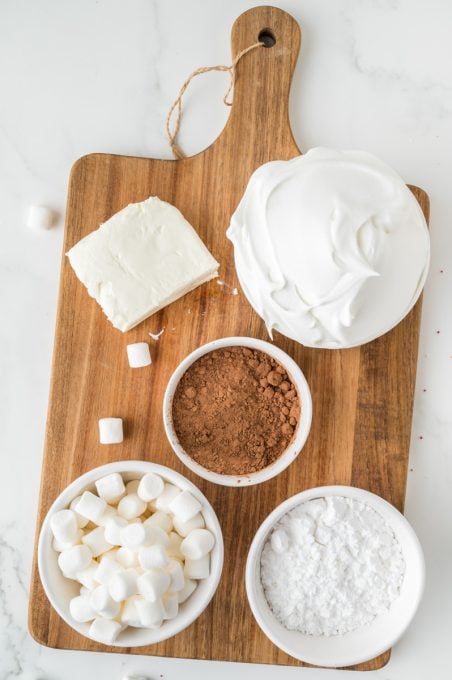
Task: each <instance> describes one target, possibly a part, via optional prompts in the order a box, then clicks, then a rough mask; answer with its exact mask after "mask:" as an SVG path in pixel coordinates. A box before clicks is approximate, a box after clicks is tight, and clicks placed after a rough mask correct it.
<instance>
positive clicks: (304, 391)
mask: <svg viewBox="0 0 452 680" xmlns="http://www.w3.org/2000/svg"><path fill="white" fill-rule="evenodd" d="M223 347H249V348H250V349H256V350H260V351H261V352H265V353H266V354H268V355H269V356H271V357H273V358H274V359H275V360H276V361H277V362H278V363H279V364H281V365H282V366H284V368H285V369H286V370H287V373H288V375H289V376H290V378H291V382H293V384H294V385H295V387H296V389H297V392H298V395H299V398H300V403H301V419H300V422H299V424H298V428H297V430H296V432H295V437H294V438H293V440H292V442H291V444H290V445H289V446H288V447H287V449H286V450H285V451H284V452H283V453H282V454H281V456H279V458H278V459H277V460H275V462H274V463H272V464H271V465H268V466H267V467H265V468H263V469H262V470H259V471H258V472H252V473H250V474H247V475H223V474H220V473H218V472H212V471H211V470H208V469H207V468H205V467H203V466H202V465H200V464H199V463H197V462H196V461H195V460H194V459H193V458H191V456H189V455H188V454H187V453H186V452H185V451H184V449H183V448H182V446H181V445H180V443H179V440H178V438H177V435H176V433H175V431H174V427H173V419H172V406H173V398H174V394H175V391H176V388H177V385H178V384H179V381H180V379H181V378H182V376H183V375H184V373H185V371H186V370H187V369H188V367H189V366H191V364H193V363H194V362H195V361H197V360H198V359H199V358H200V357H202V356H204V354H208V353H209V352H212V351H213V350H215V349H220V348H223ZM311 421H312V398H311V391H310V389H309V386H308V383H307V382H306V378H305V377H304V375H303V372H302V370H301V368H300V367H299V366H298V364H297V363H295V361H294V360H293V359H292V358H291V357H290V356H289V355H288V354H287V353H286V352H284V351H283V350H282V349H280V348H279V347H276V346H275V345H272V344H271V343H269V342H265V341H264V340H259V339H257V338H248V337H237V336H233V337H230V338H220V339H219V340H213V341H212V342H208V343H207V344H205V345H202V346H201V347H198V348H197V349H195V350H194V351H193V352H192V353H191V354H189V355H188V356H187V357H185V359H184V360H183V361H182V362H181V363H180V364H179V366H178V367H177V368H176V370H175V371H174V373H173V374H172V376H171V378H170V380H169V382H168V386H167V388H166V391H165V396H164V399H163V423H164V426H165V432H166V436H167V437H168V440H169V442H170V444H171V446H172V448H173V451H174V452H175V454H176V455H177V456H178V458H179V459H180V460H181V461H182V462H183V463H184V465H186V466H187V467H188V468H189V469H190V470H191V471H192V472H195V473H196V474H197V475H199V476H200V477H203V478H204V479H207V480H208V481H209V482H214V483H215V484H222V485H223V486H251V485H252V484H260V483H261V482H265V481H267V480H268V479H271V478H272V477H275V476H276V475H278V474H279V473H280V472H282V471H283V470H285V469H286V468H287V467H288V466H289V465H290V463H292V461H293V460H295V458H296V457H297V456H298V454H299V453H300V451H301V449H302V448H303V446H304V445H305V442H306V440H307V438H308V435H309V431H310V429H311Z"/></svg>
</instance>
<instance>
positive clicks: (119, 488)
mask: <svg viewBox="0 0 452 680" xmlns="http://www.w3.org/2000/svg"><path fill="white" fill-rule="evenodd" d="M95 485H96V489H97V493H98V495H99V496H100V498H103V499H104V501H106V502H107V503H113V505H116V503H118V501H119V500H120V499H121V498H122V497H123V496H124V494H125V492H126V487H125V486H124V481H123V479H122V477H121V475H120V474H119V472H112V473H111V474H110V475H106V476H105V477H101V479H98V480H97V482H95Z"/></svg>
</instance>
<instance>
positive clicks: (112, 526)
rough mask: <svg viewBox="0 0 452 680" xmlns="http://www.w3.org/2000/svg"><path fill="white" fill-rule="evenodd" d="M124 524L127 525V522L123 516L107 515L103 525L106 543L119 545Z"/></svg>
mask: <svg viewBox="0 0 452 680" xmlns="http://www.w3.org/2000/svg"><path fill="white" fill-rule="evenodd" d="M126 526H128V522H127V520H126V519H125V517H121V515H114V517H109V518H108V520H107V521H106V523H105V526H104V535H105V540H106V541H107V543H110V544H111V545H121V531H122V529H124V528H125V527H126Z"/></svg>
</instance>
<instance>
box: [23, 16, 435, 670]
mask: <svg viewBox="0 0 452 680" xmlns="http://www.w3.org/2000/svg"><path fill="white" fill-rule="evenodd" d="M263 29H267V30H269V31H271V33H272V34H273V35H274V37H275V39H276V43H275V45H274V46H273V47H270V48H259V49H257V50H254V51H252V52H250V53H248V54H247V55H246V56H245V57H244V58H243V59H242V60H241V61H240V63H239V65H238V67H237V81H236V86H235V93H234V104H233V106H232V109H231V112H230V116H229V119H228V122H227V124H226V126H225V128H224V130H223V132H222V133H221V135H220V136H219V138H218V139H217V140H216V141H215V142H214V143H213V144H212V145H211V146H210V147H209V148H208V149H206V150H205V151H203V152H202V153H200V154H197V155H196V156H193V157H192V158H186V159H184V160H178V161H167V160H154V159H148V158H132V157H127V156H114V155H109V154H91V155H88V156H84V157H83V158H81V159H80V160H78V161H77V162H76V163H75V165H74V167H73V169H72V172H71V176H70V181H69V195H68V203H67V216H66V231H65V239H64V252H66V251H67V250H68V249H69V248H70V247H71V246H73V245H74V244H75V243H76V242H77V241H78V240H79V239H81V238H82V237H83V236H85V235H86V234H88V233H89V232H91V231H92V230H94V229H96V228H97V227H98V226H99V224H100V223H101V222H104V221H105V220H106V219H107V218H109V217H110V216H111V215H113V213H115V212H117V211H118V210H120V209H121V208H123V207H124V206H126V205H127V204H128V203H132V202H136V201H142V200H144V199H145V198H147V197H148V196H152V195H157V196H159V197H160V198H162V199H164V200H165V201H169V202H170V203H173V204H174V205H176V206H177V207H178V208H179V209H180V210H181V211H182V213H183V214H184V215H185V217H186V218H187V219H188V220H189V221H190V222H191V224H193V225H194V227H195V228H196V229H197V231H198V233H199V234H200V236H201V238H202V239H203V241H204V242H205V243H206V244H207V246H208V247H209V249H210V250H211V252H212V253H213V255H214V256H215V258H216V259H217V260H218V261H219V262H220V263H221V269H220V277H221V279H222V280H223V281H225V282H227V283H228V284H229V285H231V286H238V282H237V278H236V274H235V270H234V264H233V252H232V247H231V244H230V243H229V241H228V240H227V239H226V237H225V231H226V228H227V226H228V224H229V219H230V216H231V214H232V213H233V211H234V209H235V208H236V206H237V203H238V201H239V199H240V198H241V196H242V194H243V191H244V189H245V186H246V184H247V182H248V179H249V177H250V175H251V173H252V172H253V171H254V170H255V169H256V168H257V167H258V166H259V165H261V164H262V163H265V162H266V161H270V160H273V159H289V158H292V157H293V156H296V155H298V154H299V153H300V151H299V149H298V147H297V145H296V144H295V141H294V138H293V135H292V132H291V129H290V124H289V115H288V99H289V89H290V83H291V79H292V74H293V71H294V68H295V63H296V60H297V55H298V51H299V47H300V29H299V27H298V25H297V23H296V22H295V21H294V19H293V18H292V17H291V16H290V15H289V14H286V13H285V12H283V11H281V10H280V9H275V8H272V7H257V8H253V9H251V10H249V11H247V12H245V13H244V14H242V15H241V16H240V17H239V18H238V19H237V21H236V22H235V24H234V26H233V29H232V53H233V55H235V54H237V53H238V52H239V51H240V50H243V49H244V48H245V47H247V46H249V45H251V44H252V43H254V42H256V41H257V38H258V36H259V33H260V32H261V31H262V30H263ZM206 115H208V112H206ZM412 191H413V192H414V194H415V196H416V198H417V199H418V201H419V203H420V205H421V207H422V209H423V211H424V213H425V215H426V217H427V216H428V197H427V195H426V194H425V193H424V192H423V191H422V190H421V189H417V188H415V187H412ZM420 317H421V303H420V302H419V303H418V304H417V305H416V307H415V308H414V309H413V311H412V312H411V313H410V314H409V315H408V316H407V317H406V318H405V319H404V321H402V323H400V324H399V325H398V326H397V327H396V328H395V329H394V330H393V331H391V332H390V333H388V334H386V335H384V336H383V337H381V338H379V339H378V340H376V341H374V342H372V343H369V344H367V345H364V346H362V347H360V348H356V349H350V350H343V351H339V350H335V351H328V350H325V351H324V350H312V349H306V348H304V347H302V346H301V345H299V344H297V343H295V342H293V341H291V340H288V339H287V338H284V337H282V336H280V335H277V337H276V338H275V343H276V344H277V345H278V346H280V347H282V348H283V349H284V350H285V351H286V352H288V353H289V354H290V355H291V356H293V357H294V359H295V360H296V361H297V362H298V363H299V365H300V366H301V367H302V369H303V371H304V373H305V375H306V377H307V380H308V382H309V384H310V386H311V390H312V397H313V405H314V419H313V425H312V430H311V434H310V437H309V440H308V443H307V445H306V446H305V448H304V450H303V452H302V454H301V455H300V456H299V458H298V459H297V460H296V461H295V462H294V463H293V464H292V465H291V466H290V467H289V468H288V469H287V470H286V471H285V472H283V473H282V474H280V475H279V476H278V477H277V478H276V479H273V480H271V481H269V482H267V483H265V484H263V485H260V486H256V487H249V488H243V489H235V488H226V487H220V486H215V485H213V484H211V483H209V482H206V481H204V480H202V479H199V478H198V477H196V476H195V475H194V474H192V473H191V472H190V471H189V470H187V469H185V468H184V467H183V466H182V464H181V463H180V462H179V460H178V459H177V458H176V456H175V455H174V454H173V453H172V451H171V449H170V446H169V445H168V442H167V440H166V437H165V434H164V430H163V425H162V415H161V412H162V398H163V393H164V390H165V386H166V384H167V381H168V378H169V376H170V375H171V373H172V371H173V370H174V368H175V367H176V365H177V364H178V363H179V362H180V361H181V360H182V359H183V358H184V357H185V356H186V355H187V354H188V353H189V352H191V351H192V350H193V349H195V347H197V346H199V345H201V344H202V343H205V342H207V341H210V340H214V339H215V338H219V337H222V336H228V335H250V336H253V337H260V338H264V339H268V338H267V334H266V331H265V328H264V325H263V323H262V322H261V320H260V319H259V318H258V317H257V316H256V314H255V313H254V312H253V310H252V309H251V307H250V305H249V304H248V302H247V300H246V298H245V296H244V295H243V293H240V294H239V295H237V296H233V295H230V294H229V293H228V289H222V288H221V287H220V286H219V285H218V284H217V283H216V281H212V282H210V283H208V284H206V285H203V286H201V287H199V288H197V289H196V290H195V291H193V292H191V293H190V294H188V295H186V296H185V297H183V298H182V299H181V300H178V301H177V302H175V303H173V304H172V305H170V306H169V307H167V308H166V309H164V310H162V311H161V312H159V313H158V314H156V315H154V316H153V317H151V318H150V319H148V320H147V321H145V322H143V323H142V324H140V325H139V326H138V327H137V328H135V329H133V330H132V331H130V332H129V333H126V334H122V333H121V332H119V331H117V330H115V329H114V328H113V327H112V326H111V325H110V323H109V322H108V321H107V320H106V318H105V317H104V315H103V313H102V312H101V310H100V308H99V307H98V305H97V304H96V303H95V302H94V301H93V300H92V299H91V298H90V297H89V296H88V294H87V292H86V290H85V288H84V287H83V286H82V285H81V283H79V281H78V280H77V279H76V277H75V275H74V273H73V271H72V269H71V268H70V266H69V263H68V261H67V259H66V258H65V257H64V256H63V259H62V266H61V280H60V294H59V302H58V317H57V325H56V335H55V347H54V357H53V369H52V383H51V389H50V403H49V412H48V421H47V434H46V440H45V449H44V461H43V471H42V480H41V497H40V504H39V513H38V530H39V528H40V526H41V523H42V520H43V518H44V515H45V513H46V512H47V510H48V508H49V506H50V504H51V503H52V502H53V500H54V499H55V498H56V496H57V495H58V494H59V493H60V492H61V490H62V489H63V488H64V487H65V486H66V485H67V484H69V482H71V481H72V480H73V479H75V478H76V477H78V476H79V475H80V474H82V473H83V472H86V471H87V470H89V469H90V468H93V467H95V466H97V465H101V464H103V463H107V462H109V461H113V460H118V459H123V460H127V459H144V460H151V461H154V462H157V463H162V464H164V465H168V466H170V467H172V468H174V469H176V470H178V471H179V472H181V473H183V474H185V475H186V476H187V477H189V478H190V479H191V480H192V481H194V482H195V483H196V484H197V485H198V486H199V487H200V488H201V490H202V491H203V492H204V493H205V494H206V496H207V497H208V498H209V500H210V501H211V503H212V504H213V506H214V508H215V510H216V511H217V513H218V517H219V519H220V522H221V525H222V528H223V532H224V541H225V566H224V572H223V577H222V581H221V584H220V587H219V589H218V591H217V594H216V595H215V597H214V599H213V601H212V602H211V604H210V606H209V607H208V608H207V610H206V611H205V612H204V613H203V614H202V616H201V617H200V618H199V619H198V620H197V621H196V622H195V623H193V624H192V625H191V626H190V627H189V628H188V629H187V630H186V631H184V632H182V633H180V634H179V635H176V636H175V637H174V638H172V639H171V640H167V641H166V642H162V643H161V644H157V645H153V646H150V647H146V648H139V649H134V650H130V652H132V653H138V654H150V655H158V656H171V657H183V658H196V659H216V660H227V661H247V662H256V663H273V664H289V665H302V664H300V663H299V662H298V661H296V660H295V659H292V658H291V657H289V656H288V655H287V654H285V653H284V652H281V651H279V650H278V649H277V647H275V646H274V645H273V644H272V643H271V642H270V641H269V640H268V639H267V638H266V637H265V636H264V634H263V633H262V632H261V630H260V629H259V627H258V626H257V624H256V623H255V621H254V619H253V617H252V615H251V612H250V609H249V607H248V603H247V600H246V595H245V586H244V570H245V560H246V555H247V551H248V547H249V545H250V542H251V539H252V537H253V534H254V533H255V531H256V529H257V527H258V526H259V524H260V523H261V522H262V520H263V519H264V517H265V516H266V515H267V514H268V513H269V512H270V511H271V510H272V509H273V508H274V507H275V506H276V505H277V504H279V503H280V502H281V501H283V500H284V499H286V498H287V497H288V496H291V495H293V494H294V493H296V492H298V491H301V490H303V489H306V488H308V487H313V486H320V485H323V484H352V485H355V486H359V487H362V488H364V489H369V490H370V491H373V492H374V493H377V494H379V495H380V496H383V497H384V498H386V499H387V500H388V501H389V502H390V503H393V504H394V505H395V506H396V507H397V508H399V509H400V510H402V509H403V503H404V496H405V484H406V477H407V461H408V449H409V441H410V427H411V416H412V403H413V393H414V384H415V376H416V359H417V350H418V337H419V324H420ZM163 327H164V328H165V332H164V333H163V335H162V336H161V338H160V339H159V340H158V341H157V342H152V341H151V345H152V348H151V350H152V355H153V364H152V366H151V367H150V368H149V369H147V368H146V369H140V370H130V369H129V367H128V363H127V358H126V349H125V348H126V345H127V344H128V343H131V342H137V341H143V340H149V336H148V332H149V331H151V332H154V333H155V332H157V331H159V330H160V329H161V328H163ZM103 416H121V417H122V418H123V419H124V423H125V440H124V443H123V444H122V445H120V446H118V445H116V446H114V445H113V446H105V445H104V446H102V445H100V444H99V441H98V430H97V421H98V419H99V418H100V417H103ZM29 627H30V632H31V634H32V635H33V637H34V638H35V639H36V640H37V641H38V642H40V643H41V644H44V645H48V646H50V647H56V648H60V649H79V650H102V651H105V649H108V648H106V647H103V646H102V645H99V644H97V643H95V642H92V641H90V640H88V639H86V638H84V637H81V636H80V635H78V634H77V633H75V632H74V631H73V630H72V629H71V628H69V627H68V626H67V625H66V624H65V623H64V622H63V621H62V620H61V619H60V618H59V616H58V615H57V614H56V613H55V611H53V609H52V608H51V606H50V605H49V603H48V601H47V599H46V597H45V595H44V592H43V589H42V587H41V584H40V581H39V576H38V572H37V565H36V561H35V563H34V567H33V576H32V583H31V594H30V611H29ZM110 651H123V650H115V649H113V648H111V649H110ZM388 658H389V652H388V653H386V654H383V655H382V656H380V657H378V658H377V659H374V660H373V661H370V662H368V663H364V664H361V665H360V666H359V668H360V669H368V670H371V669H376V668H380V667H381V666H383V665H384V664H385V663H386V662H387V660H388Z"/></svg>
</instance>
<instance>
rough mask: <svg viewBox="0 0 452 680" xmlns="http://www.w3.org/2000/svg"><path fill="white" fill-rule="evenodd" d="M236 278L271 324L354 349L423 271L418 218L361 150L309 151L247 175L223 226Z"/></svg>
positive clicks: (394, 179)
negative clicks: (240, 195) (231, 249)
mask: <svg viewBox="0 0 452 680" xmlns="http://www.w3.org/2000/svg"><path fill="white" fill-rule="evenodd" d="M227 235H228V237H229V238H230V239H231V241H232V242H233V244H234V254H235V264H236V269H237V274H238V277H239V279H240V284H241V286H242V288H243V291H244V293H245V295H246V296H247V298H248V300H249V302H250V303H251V305H252V306H253V307H254V309H255V310H256V312H257V313H258V314H259V316H261V317H262V319H263V320H264V321H265V323H266V326H267V329H268V332H269V333H270V336H271V335H272V330H273V329H275V330H277V331H279V332H280V333H283V334H284V335H286V336H288V337H290V338H292V339H294V340H297V341H298V342H301V343H302V344H303V345H306V346H308V347H323V348H338V347H353V346H356V345H361V344H363V343H365V342H369V341H370V340H373V339H374V338H376V337H378V336H380V335H383V333H386V332H387V331H388V330H390V329H391V328H392V327H393V326H395V325H396V324H397V323H398V322H399V321H401V319H402V318H403V317H404V316H405V315H406V314H407V313H408V312H409V310H410V309H411V308H412V307H413V305H414V304H415V302H416V300H417V299H418V297H419V295H420V293H421V290H422V287H423V285H424V283H425V279H426V276H427V271H428V264H429V258H430V242H429V234H428V229H427V224H426V222H425V218H424V215H423V213H422V210H421V208H420V206H419V204H418V202H417V201H416V199H415V197H414V196H413V194H412V193H411V191H410V190H409V189H408V187H407V186H406V185H405V183H404V181H403V180H402V178H401V177H399V175H398V174H397V173H396V172H395V171H394V170H392V169H391V168H390V167H389V166H387V165H386V164H385V163H383V162H382V161H380V160H379V159H378V158H376V157H375V156H373V155H371V154H368V153H365V152H363V151H335V150H332V149H324V148H316V149H311V150H310V151H309V152H308V153H306V154H305V155H303V156H298V157H296V158H293V159H292V160H290V161H272V162H270V163H266V164H264V165H262V166H261V167H259V168H258V169H257V170H256V171H255V172H254V173H253V175H252V176H251V178H250V181H249V183H248V186H247V188H246V191H245V194H244V196H243V198H242V200H241V202H240V204H239V206H238V208H237V210H236V212H235V213H234V215H233V216H232V219H231V225H230V227H229V229H228V231H227Z"/></svg>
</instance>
